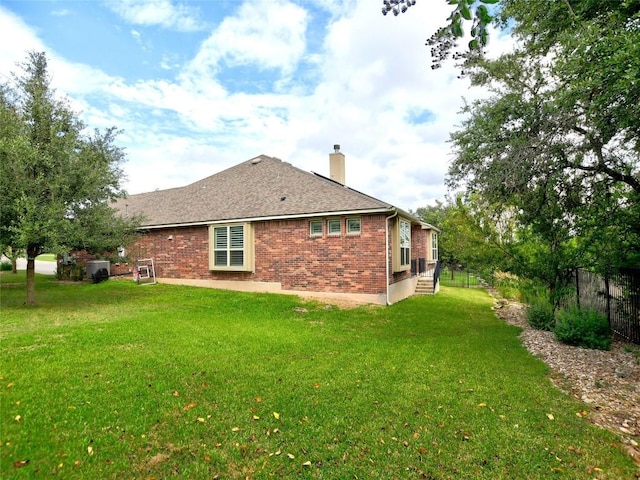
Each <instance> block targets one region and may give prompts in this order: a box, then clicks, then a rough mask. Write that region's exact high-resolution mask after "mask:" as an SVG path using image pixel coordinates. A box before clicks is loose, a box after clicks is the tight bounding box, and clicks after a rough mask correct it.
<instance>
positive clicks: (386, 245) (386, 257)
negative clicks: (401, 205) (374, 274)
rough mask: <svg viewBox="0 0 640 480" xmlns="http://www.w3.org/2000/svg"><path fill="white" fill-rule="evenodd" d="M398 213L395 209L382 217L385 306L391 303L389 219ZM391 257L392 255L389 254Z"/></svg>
mask: <svg viewBox="0 0 640 480" xmlns="http://www.w3.org/2000/svg"><path fill="white" fill-rule="evenodd" d="M397 215H398V211H397V210H396V211H395V212H394V214H393V215H389V216H388V217H387V218H385V219H384V261H385V265H386V266H387V268H386V276H385V279H384V281H385V282H386V283H387V298H386V301H387V306H390V305H392V303H391V302H390V301H389V220H391V219H392V218H393V217H396V216H397ZM391 257H392V258H393V255H392V256H391Z"/></svg>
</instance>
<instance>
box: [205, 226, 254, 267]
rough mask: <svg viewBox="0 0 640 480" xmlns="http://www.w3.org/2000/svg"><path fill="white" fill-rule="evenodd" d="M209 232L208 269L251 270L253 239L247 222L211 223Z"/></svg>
mask: <svg viewBox="0 0 640 480" xmlns="http://www.w3.org/2000/svg"><path fill="white" fill-rule="evenodd" d="M209 232H210V233H209V235H210V249H211V254H210V256H209V269H210V270H241V271H246V270H253V239H252V236H251V233H252V229H251V226H250V225H249V224H236V225H213V226H211V227H210V230H209Z"/></svg>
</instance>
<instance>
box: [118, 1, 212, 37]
mask: <svg viewBox="0 0 640 480" xmlns="http://www.w3.org/2000/svg"><path fill="white" fill-rule="evenodd" d="M105 5H106V6H107V7H109V8H110V9H111V10H112V11H114V12H115V13H117V14H118V15H120V16H121V17H122V18H123V19H124V20H126V21H127V22H129V23H132V24H134V25H145V26H152V25H159V26H161V27H163V28H166V29H170V30H177V31H181V32H192V31H196V30H201V29H202V28H203V22H202V21H201V20H200V18H199V14H198V11H197V9H195V8H193V7H191V6H189V5H187V4H185V3H172V2H171V1H170V0H119V1H115V0H108V1H106V2H105Z"/></svg>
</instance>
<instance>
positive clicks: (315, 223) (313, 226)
mask: <svg viewBox="0 0 640 480" xmlns="http://www.w3.org/2000/svg"><path fill="white" fill-rule="evenodd" d="M309 234H310V235H311V236H312V237H320V236H322V220H311V221H310V222H309Z"/></svg>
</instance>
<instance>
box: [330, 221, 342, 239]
mask: <svg viewBox="0 0 640 480" xmlns="http://www.w3.org/2000/svg"><path fill="white" fill-rule="evenodd" d="M336 222H337V223H338V225H339V226H340V230H339V231H338V232H332V231H331V224H332V223H333V224H335V223H336ZM327 235H328V236H330V237H340V236H341V235H342V219H341V218H329V219H327Z"/></svg>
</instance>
